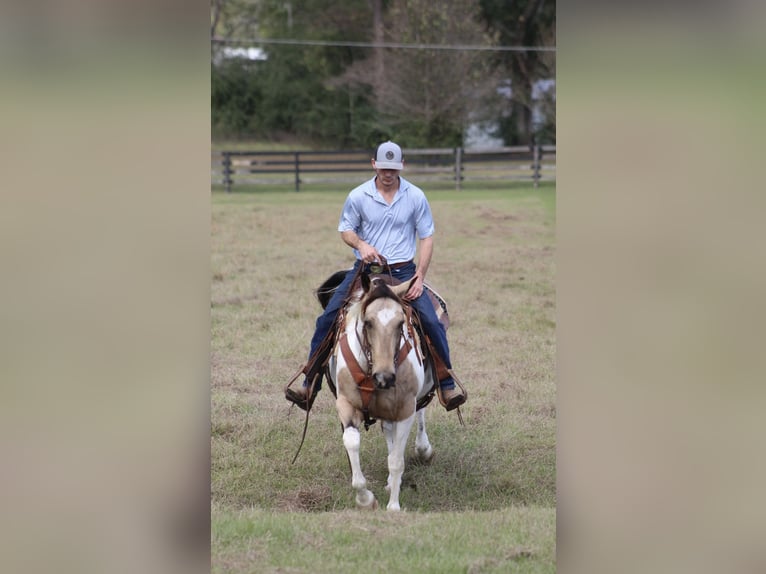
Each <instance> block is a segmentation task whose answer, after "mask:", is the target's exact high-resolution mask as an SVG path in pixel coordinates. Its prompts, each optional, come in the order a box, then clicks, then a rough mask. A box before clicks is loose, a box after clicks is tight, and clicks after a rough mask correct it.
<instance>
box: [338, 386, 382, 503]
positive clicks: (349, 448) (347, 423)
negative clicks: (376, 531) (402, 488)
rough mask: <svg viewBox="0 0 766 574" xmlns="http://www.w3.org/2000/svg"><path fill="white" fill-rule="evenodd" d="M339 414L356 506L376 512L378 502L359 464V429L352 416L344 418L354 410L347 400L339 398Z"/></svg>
mask: <svg viewBox="0 0 766 574" xmlns="http://www.w3.org/2000/svg"><path fill="white" fill-rule="evenodd" d="M337 403H338V413H339V414H340V415H341V423H342V424H343V446H345V447H346V453H347V454H348V461H349V463H350V464H351V486H352V487H353V488H354V490H356V505H357V506H358V507H359V508H362V509H370V510H375V509H376V508H377V507H378V501H377V500H375V495H374V494H373V493H372V492H370V491H369V490H368V489H367V479H366V478H365V477H364V474H363V473H362V465H361V463H360V462H359V447H360V445H361V442H362V441H361V436H360V433H359V429H358V428H357V427H356V426H354V422H353V419H352V417H351V416H349V417H344V416H343V413H344V412H348V411H349V410H351V411H353V408H352V407H351V406H350V405H348V403H346V404H341V403H345V400H344V399H342V398H341V397H338V400H337ZM343 407H347V408H343Z"/></svg>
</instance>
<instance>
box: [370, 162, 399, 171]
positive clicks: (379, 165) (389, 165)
mask: <svg viewBox="0 0 766 574" xmlns="http://www.w3.org/2000/svg"><path fill="white" fill-rule="evenodd" d="M375 168H376V169H399V170H401V169H404V164H403V163H402V162H400V161H376V162H375Z"/></svg>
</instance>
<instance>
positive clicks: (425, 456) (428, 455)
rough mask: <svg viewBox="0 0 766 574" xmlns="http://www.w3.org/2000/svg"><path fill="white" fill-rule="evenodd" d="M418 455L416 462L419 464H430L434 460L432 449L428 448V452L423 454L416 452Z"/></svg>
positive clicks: (420, 451) (419, 451)
mask: <svg viewBox="0 0 766 574" xmlns="http://www.w3.org/2000/svg"><path fill="white" fill-rule="evenodd" d="M417 454H418V460H419V461H420V462H424V463H428V462H431V461H432V460H433V459H434V449H433V448H432V447H430V446H429V447H428V450H426V451H425V452H423V451H422V450H418V451H417Z"/></svg>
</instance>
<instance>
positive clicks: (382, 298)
mask: <svg viewBox="0 0 766 574" xmlns="http://www.w3.org/2000/svg"><path fill="white" fill-rule="evenodd" d="M412 281H413V280H412V279H411V280H410V281H406V282H404V283H400V284H399V285H393V286H390V285H387V284H386V283H385V282H383V281H382V280H381V279H379V278H377V279H372V280H370V278H369V277H368V276H367V275H364V274H363V275H362V289H363V291H364V295H363V296H362V301H361V303H362V308H361V319H362V322H363V329H364V338H365V341H366V345H367V347H368V348H369V353H370V357H369V358H370V359H371V361H372V366H373V367H372V368H373V371H372V376H373V379H374V381H375V385H376V386H377V387H379V388H382V389H387V388H389V387H393V386H394V384H395V383H396V367H397V365H396V356H397V353H398V351H399V347H400V346H401V343H402V337H403V336H404V324H405V321H406V320H407V317H406V315H405V313H404V307H403V302H402V299H401V297H402V296H404V294H405V293H407V290H408V289H409V288H410V284H411V283H412Z"/></svg>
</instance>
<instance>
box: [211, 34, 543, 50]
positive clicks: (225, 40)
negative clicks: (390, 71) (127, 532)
mask: <svg viewBox="0 0 766 574" xmlns="http://www.w3.org/2000/svg"><path fill="white" fill-rule="evenodd" d="M212 41H213V42H215V43H218V44H245V45H253V44H285V45H290V46H332V47H344V48H394V49H401V50H459V51H480V50H482V51H493V52H555V51H556V47H555V46H483V45H476V44H401V43H397V42H390V43H385V42H384V43H375V42H330V41H325V40H297V39H293V38H253V39H252V40H240V39H236V38H221V37H216V36H214V37H213V39H212Z"/></svg>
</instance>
